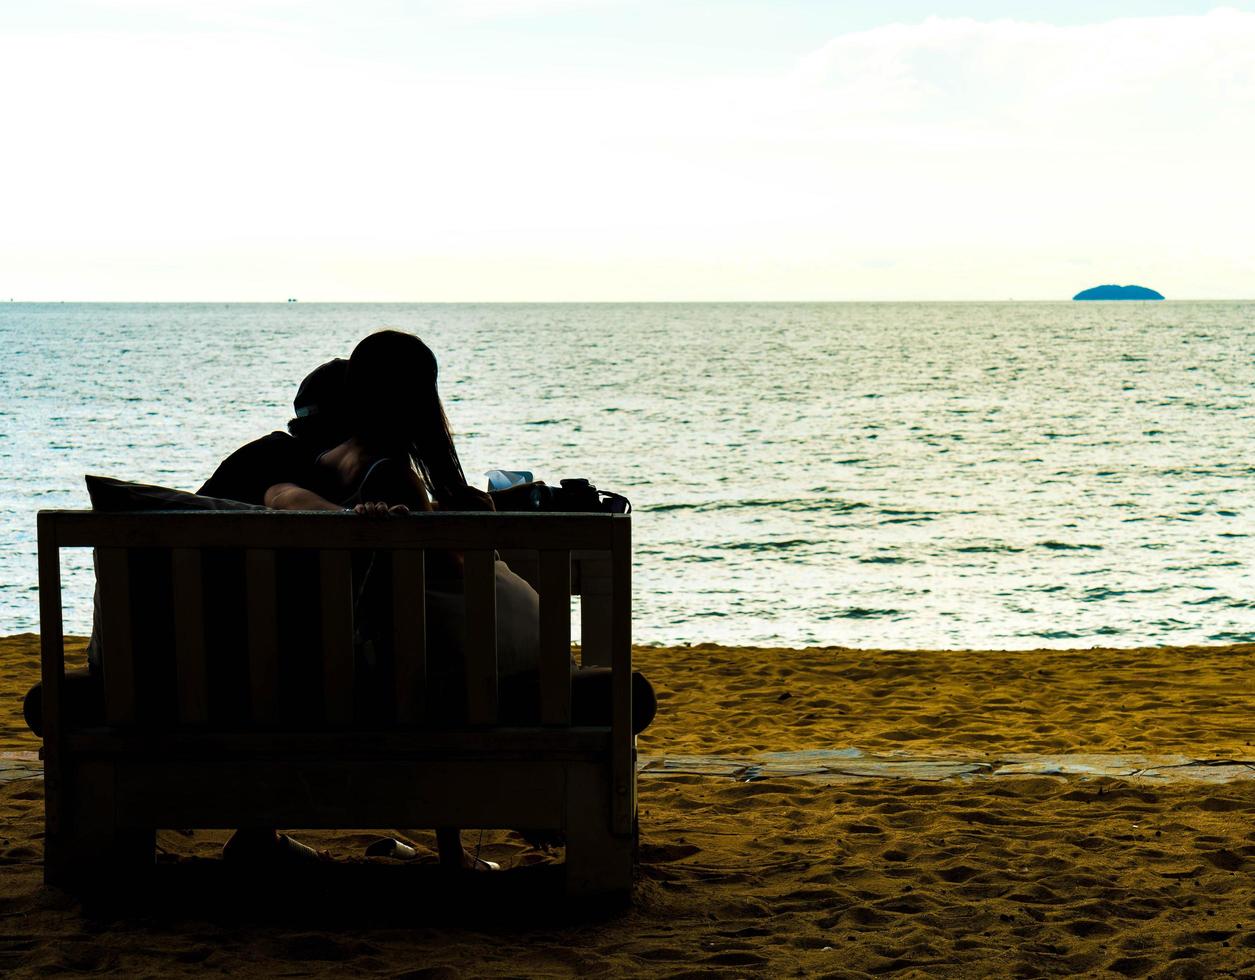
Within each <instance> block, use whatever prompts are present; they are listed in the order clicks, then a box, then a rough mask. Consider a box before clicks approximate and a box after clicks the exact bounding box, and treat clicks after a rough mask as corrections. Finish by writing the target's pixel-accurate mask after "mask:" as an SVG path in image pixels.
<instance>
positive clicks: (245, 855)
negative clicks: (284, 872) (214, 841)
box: [222, 830, 331, 867]
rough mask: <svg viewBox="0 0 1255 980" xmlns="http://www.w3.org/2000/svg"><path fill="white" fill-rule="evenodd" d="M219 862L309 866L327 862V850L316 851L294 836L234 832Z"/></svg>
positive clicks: (224, 846)
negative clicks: (221, 860)
mask: <svg viewBox="0 0 1255 980" xmlns="http://www.w3.org/2000/svg"><path fill="white" fill-rule="evenodd" d="M222 859H223V860H224V861H227V862H229V863H231V864H238V865H240V866H242V867H243V866H247V865H254V866H262V865H264V866H272V865H298V866H300V865H310V864H317V863H318V862H320V861H330V860H331V855H329V854H328V853H327V852H326V851H316V850H314V849H313V848H312V847H310V846H309V845H308V844H302V843H301V842H300V841H299V840H297V839H296V838H295V837H289V836H288V835H287V834H279V833H275V832H274V831H273V830H270V831H256V830H237V831H236V832H235V833H234V834H232V835H231V839H230V840H229V841H227V842H226V844H224V845H223V847H222Z"/></svg>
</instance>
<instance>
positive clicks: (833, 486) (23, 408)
mask: <svg viewBox="0 0 1255 980" xmlns="http://www.w3.org/2000/svg"><path fill="white" fill-rule="evenodd" d="M384 326H392V327H398V328H400V329H405V330H411V331H413V332H415V333H418V334H419V335H420V336H422V337H423V338H424V339H425V340H426V341H427V342H428V343H429V344H430V345H431V346H432V348H433V350H435V352H436V354H437V356H438V358H439V359H440V364H441V388H442V393H443V396H444V399H445V402H446V407H447V409H448V412H449V415H450V418H451V422H452V424H453V427H454V429H455V435H456V438H457V442H458V446H459V450H460V452H461V454H462V459H463V463H464V467H465V470H466V473H467V476H468V478H469V479H470V480H471V481H472V482H474V483H476V484H477V485H481V486H482V485H484V480H483V479H482V477H481V474H482V473H484V472H485V471H487V470H490V469H495V468H506V469H524V470H531V471H533V472H534V473H535V474H536V476H537V477H538V478H541V479H546V480H549V481H550V482H556V481H557V480H558V479H560V478H563V477H587V478H589V479H591V480H592V481H593V482H594V483H595V484H597V485H598V486H601V487H603V488H605V489H610V490H615V491H617V492H620V493H624V494H625V495H627V496H628V497H629V498H630V499H631V500H632V502H633V505H634V523H633V531H634V540H635V562H636V567H635V615H634V631H635V637H636V639H637V641H638V642H644V643H667V644H671V643H698V642H723V643H736V644H748V643H754V644H767V645H778V646H804V645H812V644H824V645H843V646H854V647H894V648H925V649H933V648H958V649H973V648H977V649H979V648H1008V649H1018V648H1029V647H1066V646H1087V645H1103V646H1139V645H1165V644H1176V645H1180V644H1196V643H1232V642H1250V641H1255V578H1253V577H1252V575H1251V572H1250V566H1251V559H1252V557H1255V551H1253V548H1252V542H1251V538H1250V536H1249V534H1248V533H1247V530H1246V529H1245V526H1244V525H1245V522H1246V519H1247V518H1249V516H1250V514H1251V512H1252V504H1253V503H1255V465H1252V464H1248V463H1245V462H1244V461H1243V455H1244V454H1243V449H1244V448H1245V441H1244V439H1243V436H1245V435H1246V433H1247V432H1248V431H1249V427H1250V423H1251V421H1252V419H1253V416H1255V404H1253V403H1252V396H1251V395H1250V390H1251V388H1252V383H1253V382H1255V365H1253V363H1252V359H1251V358H1250V356H1249V350H1250V342H1251V340H1252V338H1253V337H1255V303H1252V302H1248V301H1186V300H1173V299H1171V298H1170V299H1168V300H1167V301H1164V302H1154V303H1150V302H1129V301H1112V302H1089V303H1075V302H1073V301H1071V300H1069V299H1059V300H1052V301H993V300H984V301H935V302H934V301H911V300H904V301H894V302H880V301H872V300H859V301H816V302H771V303H768V302H750V301H744V302H741V301H726V302H717V303H705V302H657V303H635V302H596V303H592V302H571V303H473V304H467V303H314V302H307V301H299V302H292V303H288V302H276V303H241V302H234V301H203V302H186V303H117V302H100V303H85V302H62V301H57V302H49V303H28V302H9V303H0V342H3V344H4V346H5V349H6V351H7V357H6V360H5V362H4V365H3V367H0V377H2V378H3V381H4V384H3V385H2V386H0V467H2V468H3V474H4V475H3V480H2V484H0V514H2V515H3V521H2V523H0V632H3V633H13V632H20V631H26V630H36V629H37V628H38V610H37V600H36V590H35V540H34V539H35V517H34V515H35V513H36V511H38V510H39V509H42V508H54V507H58V508H59V507H85V506H87V498H86V493H85V491H84V488H83V482H82V478H83V475H84V474H86V473H99V474H101V475H107V476H114V477H118V478H122V479H132V480H136V481H140V482H149V483H158V484H163V485H169V486H175V487H178V488H180V489H187V490H195V489H196V488H197V487H198V486H199V485H200V484H201V483H202V482H203V481H204V480H205V479H206V478H207V477H208V476H209V474H210V473H211V472H212V471H213V469H214V467H215V466H216V465H217V463H218V462H219V461H220V460H221V459H222V458H224V457H225V456H226V455H227V454H229V453H230V452H231V451H232V450H233V449H234V448H236V447H238V446H239V445H241V444H243V443H244V442H247V441H249V440H251V439H253V438H256V437H257V436H260V435H262V434H264V433H265V432H268V431H272V430H274V429H281V428H282V427H283V426H284V424H285V422H286V421H287V419H288V418H289V417H290V415H291V399H292V395H293V394H294V392H295V389H296V385H297V384H298V383H299V381H300V379H301V378H302V377H303V376H304V374H305V373H307V372H308V371H309V370H311V369H312V368H313V367H315V366H317V364H319V363H321V362H322V361H324V360H326V359H327V358H329V357H331V356H347V354H348V352H349V351H350V350H351V349H352V346H353V345H354V344H355V343H356V341H357V340H359V339H360V338H361V337H362V336H365V335H366V334H367V333H369V332H371V331H372V330H375V329H378V328H381V327H384ZM65 578H66V585H65V602H66V626H67V630H68V631H70V632H80V633H81V632H85V631H86V630H87V629H88V628H89V626H90V596H91V573H90V556H89V555H88V554H87V553H85V552H83V553H73V554H72V555H71V556H70V557H69V558H68V559H67V562H66V567H65Z"/></svg>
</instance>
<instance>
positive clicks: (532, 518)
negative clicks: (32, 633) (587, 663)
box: [38, 511, 631, 731]
mask: <svg viewBox="0 0 1255 980" xmlns="http://www.w3.org/2000/svg"><path fill="white" fill-rule="evenodd" d="M38 522H39V565H40V614H41V634H42V637H43V661H44V664H43V666H44V684H45V689H46V692H47V693H46V697H45V704H46V709H45V710H46V718H45V725H46V727H47V728H49V729H50V731H55V730H56V727H57V724H58V718H57V716H58V714H59V696H58V692H59V686H60V685H59V678H60V674H61V670H62V669H63V663H64V653H63V636H62V625H61V595H60V551H61V549H63V548H73V547H80V548H94V549H95V552H96V569H97V585H98V589H99V601H100V619H101V622H100V627H101V630H102V634H103V639H104V642H103V644H102V654H103V656H102V664H101V667H102V670H103V680H104V688H105V711H106V721H107V723H108V724H109V725H110V726H117V727H135V726H141V727H142V726H144V725H145V724H146V718H147V716H146V715H145V714H144V711H143V710H142V709H143V700H144V697H145V695H144V691H145V677H146V676H147V674H146V671H148V672H151V671H152V670H154V669H155V665H157V666H160V668H161V669H162V670H164V671H165V678H166V680H167V681H168V685H167V688H166V689H167V690H168V691H169V692H170V698H169V699H168V700H169V701H172V702H173V703H172V704H169V703H168V704H167V705H166V707H167V709H168V711H167V714H166V716H165V717H164V719H163V724H164V725H165V726H166V727H170V726H171V725H172V726H174V727H177V728H188V729H200V730H204V729H205V728H206V727H216V725H217V724H218V721H217V719H216V717H212V716H211V715H212V713H211V710H210V708H211V700H212V694H211V692H212V688H213V685H212V684H211V680H212V678H211V674H212V673H213V670H214V669H215V668H214V664H215V663H216V661H215V657H218V656H220V655H223V653H224V651H226V650H228V649H234V650H235V651H236V653H237V655H239V656H240V663H241V664H242V670H241V675H240V684H241V685H242V686H244V687H245V688H246V689H247V695H248V696H247V698H246V699H244V701H245V702H246V712H247V717H246V718H245V719H244V720H245V721H246V723H247V725H248V727H262V728H267V727H268V728H275V727H283V726H284V725H285V723H286V721H285V715H284V714H283V712H282V711H281V702H282V700H283V698H282V695H283V693H284V692H283V691H281V687H282V685H283V682H282V680H281V678H282V664H281V662H282V661H283V659H284V656H285V653H284V650H285V646H284V644H285V639H286V634H287V632H288V631H287V627H286V624H287V623H289V622H292V621H293V613H295V618H296V619H297V620H301V621H303V622H304V623H305V624H306V625H307V626H309V627H311V628H310V629H309V630H308V631H307V632H305V633H303V634H302V636H303V637H304V638H305V639H308V640H309V641H310V643H311V644H312V646H313V647H314V649H304V650H303V651H302V655H303V656H304V657H305V662H304V663H303V664H302V665H301V666H302V670H303V672H304V673H305V675H306V676H307V678H308V677H311V676H312V678H313V683H314V686H315V688H316V689H317V690H319V691H320V692H321V697H320V698H315V699H314V700H315V701H316V702H317V703H318V705H319V708H318V711H319V717H318V718H317V719H316V725H317V726H319V727H323V726H326V727H350V726H356V727H367V728H387V727H398V726H399V727H407V726H415V725H423V724H430V723H431V721H432V719H431V718H430V717H428V715H427V711H428V706H429V700H430V699H429V697H428V694H429V691H428V684H429V681H430V680H431V679H432V677H431V673H432V672H431V669H430V668H432V666H433V665H434V663H435V661H436V655H437V654H438V653H439V652H440V651H434V650H431V649H429V646H428V642H427V638H428V633H429V629H428V626H429V624H428V622H427V609H426V603H425V602H424V596H425V595H426V590H427V586H428V585H429V581H428V577H429V566H430V565H431V564H432V563H431V562H430V561H429V558H428V556H429V553H431V552H433V551H435V552H449V551H454V552H458V553H460V554H461V555H462V556H463V561H464V597H465V599H464V601H465V635H464V644H463V647H464V663H460V664H459V665H458V666H459V674H460V675H461V677H462V678H464V684H461V685H460V686H459V687H458V691H459V696H460V697H463V698H464V699H465V702H464V710H459V711H458V712H457V714H458V716H459V718H460V720H461V722H462V723H469V724H470V725H472V726H491V725H495V724H497V723H498V722H499V717H498V707H499V700H498V670H497V661H496V652H497V628H498V624H497V615H496V587H495V576H494V558H495V553H497V552H505V553H507V554H512V555H516V556H520V557H522V558H524V560H525V561H526V562H528V563H529V564H530V569H529V571H528V572H527V573H526V574H527V577H528V578H530V579H531V580H532V584H533V585H534V586H535V587H536V589H537V592H538V593H539V597H540V658H539V666H540V671H539V702H540V705H539V723H540V724H542V725H545V726H556V727H563V726H569V725H570V723H571V683H570V651H571V619H570V611H571V591H572V590H571V585H572V554H573V553H581V554H584V555H592V556H595V557H597V558H598V561H597V562H596V565H597V567H598V568H599V569H600V570H602V573H603V575H606V574H608V577H609V588H608V589H607V590H606V596H605V598H606V599H607V600H608V602H607V605H608V636H607V637H606V639H607V640H608V644H607V645H608V653H609V657H608V659H609V661H610V665H611V666H612V667H613V669H614V673H615V675H616V676H615V682H614V684H613V688H614V691H615V695H614V699H615V703H614V705H613V717H614V726H613V727H614V728H615V729H616V730H617V729H618V728H620V727H623V726H627V725H628V724H630V720H629V719H630V710H631V708H630V686H631V685H630V673H631V584H630V575H631V525H630V518H629V517H627V516H626V515H620V514H616V515H609V514H606V515H602V514H415V515H411V516H408V517H403V518H389V519H372V518H363V517H359V516H356V515H351V514H315V513H284V512H268V513H214V512H209V513H202V512H198V513H188V512H148V513H142V514H99V513H93V512H76V511H44V512H41V513H40V514H39V518H38ZM372 556H373V557H372ZM367 561H370V562H373V564H374V566H375V567H376V569H377V570H383V572H384V574H382V575H379V577H378V578H377V581H380V580H382V581H383V582H384V583H386V588H387V589H388V590H389V591H390V593H391V594H390V596H385V597H379V596H376V599H377V600H378V599H381V598H382V601H376V602H374V603H373V604H372V609H373V610H374V613H375V618H374V619H373V620H372V622H371V623H370V629H371V631H372V633H373V634H375V635H376V636H380V637H381V638H382V640H383V642H382V646H383V647H386V648H387V649H389V650H390V651H391V654H390V656H388V657H386V658H385V659H384V660H383V661H382V662H381V663H382V665H383V668H384V669H386V671H387V672H388V675H389V676H387V677H386V678H382V680H383V681H384V683H383V684H382V685H381V684H380V681H381V678H380V677H379V676H375V677H374V678H373V687H374V688H375V689H376V691H378V690H380V689H382V690H383V691H384V692H385V694H386V700H387V703H386V704H383V705H382V707H381V708H380V710H379V711H378V714H377V715H373V716H372V717H370V718H369V719H367V720H366V721H365V722H363V718H362V705H363V701H362V698H361V694H362V690H361V682H362V677H361V676H360V673H361V672H360V670H359V667H360V647H361V644H360V640H361V636H360V627H361V626H362V623H360V622H355V615H359V616H360V603H359V609H358V611H357V613H355V599H359V600H360V598H361V584H362V582H361V578H362V575H361V573H362V568H363V565H364V564H365V563H366V562H367ZM355 565H356V568H357V574H356V576H355V571H354V569H355ZM224 568H225V571H224ZM285 568H286V569H288V572H287V573H286V574H288V575H289V576H295V577H296V578H297V579H300V580H301V581H302V583H303V584H302V585H301V586H300V588H299V590H298V592H297V593H296V598H295V599H294V598H293V596H292V595H290V594H289V595H287V596H286V597H285V590H287V586H285V572H284V569H285ZM154 570H155V571H154ZM229 580H233V581H234V582H235V583H236V586H237V589H236V596H237V598H238V609H236V610H235V611H232V609H230V608H228V607H229V606H231V602H230V601H229V600H228V599H226V598H223V596H224V595H225V594H226V592H224V591H223V590H222V589H221V588H219V587H218V585H215V582H217V583H221V582H223V581H229ZM154 582H157V583H159V587H154V584H153V583H154ZM289 584H290V583H289ZM227 591H229V590H227ZM289 591H290V590H289ZM141 592H142V593H143V594H142V595H141V594H140V593H141ZM294 603H295V604H296V607H295V609H294V608H293V607H294ZM381 610H382V611H381ZM154 623H158V624H161V626H160V628H159V629H156V632H155V633H154V628H153V624H154ZM224 630H225V632H224ZM355 630H357V631H358V633H359V636H358V640H359V642H358V644H357V652H355ZM154 635H155V636H158V637H160V638H161V639H159V640H158V641H157V642H156V646H157V647H161V648H164V649H158V650H157V651H156V652H155V653H154V651H153V649H151V648H152V647H153V646H154V643H153V640H152V637H153V636H154ZM302 642H304V641H302ZM170 646H172V649H169V648H168V647H170ZM154 658H155V659H154ZM158 661H159V662H160V663H159V664H158V663H157V662H158ZM158 672H159V673H160V671H158ZM619 701H623V704H619V703H618V702H619ZM236 721H237V722H238V721H239V719H238V718H237V719H236Z"/></svg>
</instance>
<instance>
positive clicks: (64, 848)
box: [44, 763, 157, 887]
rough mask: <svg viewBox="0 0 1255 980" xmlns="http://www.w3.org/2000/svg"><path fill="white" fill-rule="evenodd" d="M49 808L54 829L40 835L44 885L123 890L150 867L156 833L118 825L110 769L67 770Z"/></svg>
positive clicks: (88, 765) (81, 766) (97, 766)
mask: <svg viewBox="0 0 1255 980" xmlns="http://www.w3.org/2000/svg"><path fill="white" fill-rule="evenodd" d="M57 782H58V783H59V788H58V790H57V791H56V792H57V793H58V794H59V798H58V800H57V801H55V805H54V806H53V807H51V808H50V809H52V810H54V811H55V812H56V813H57V818H56V821H55V822H56V826H55V827H53V826H49V827H47V828H46V833H45V835H44V881H45V882H46V883H48V884H49V885H56V886H62V887H64V886H72V885H78V884H83V885H90V884H96V885H109V886H111V887H125V886H126V885H127V884H129V882H130V878H131V876H133V875H134V873H135V871H136V870H140V869H143V868H144V867H145V866H150V865H152V864H153V863H154V861H155V858H156V850H157V833H156V831H155V830H151V829H143V828H129V827H127V828H124V827H119V826H118V825H117V822H116V820H115V817H114V805H113V802H114V801H113V767H112V766H111V765H109V764H107V763H80V764H77V765H71V766H66V767H65V769H64V770H63V772H62V775H61V779H60V780H58V781H57Z"/></svg>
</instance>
